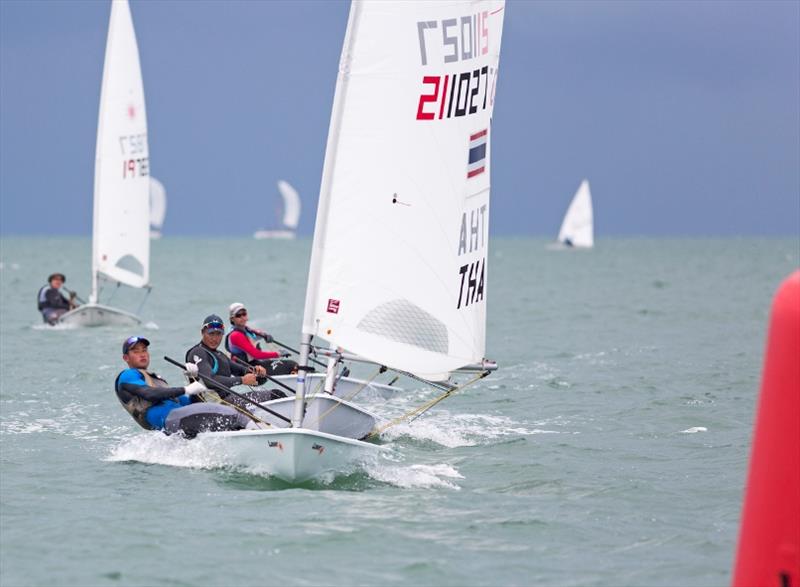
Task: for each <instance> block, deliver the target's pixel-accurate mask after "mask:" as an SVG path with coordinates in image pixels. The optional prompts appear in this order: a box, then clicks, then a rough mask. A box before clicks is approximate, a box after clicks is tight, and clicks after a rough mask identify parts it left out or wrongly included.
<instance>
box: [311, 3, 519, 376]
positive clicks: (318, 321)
mask: <svg viewBox="0 0 800 587" xmlns="http://www.w3.org/2000/svg"><path fill="white" fill-rule="evenodd" d="M503 13H504V2H503V0H482V1H467V0H462V1H450V2H439V1H421V2H362V1H358V0H356V1H354V2H353V4H352V7H351V10H350V19H349V22H348V30H347V34H346V37H345V44H344V48H343V50H342V57H341V61H340V67H339V76H338V80H337V86H336V95H335V99H334V107H333V113H332V116H331V125H330V130H329V135H328V145H327V150H326V156H325V166H324V170H323V178H322V185H321V188H320V199H319V205H318V210H317V219H316V226H315V232H314V244H313V249H312V256H311V265H310V268H309V277H308V287H307V293H306V306H305V314H304V320H303V334H304V335H306V336H308V335H314V336H316V337H319V338H322V339H325V340H327V341H328V342H329V343H330V344H331V345H332V346H335V347H342V348H344V349H346V350H348V351H350V352H352V353H355V354H357V355H360V356H361V357H364V358H366V359H369V360H372V361H375V362H377V363H380V364H384V365H387V366H389V367H392V368H394V369H397V370H401V371H407V372H410V373H414V374H416V375H419V376H421V377H424V378H426V379H431V380H436V379H442V378H444V377H446V376H447V373H448V372H450V371H453V370H455V369H457V368H459V367H462V366H465V365H469V364H474V363H476V362H480V361H481V360H482V359H483V358H484V350H485V348H484V347H485V332H486V300H487V294H488V291H487V277H488V274H487V260H488V244H489V243H488V229H489V191H490V168H491V150H490V143H491V140H490V139H491V117H492V110H493V106H494V90H495V83H496V79H497V67H498V60H499V54H500V42H501V35H502V25H503ZM301 362H302V356H301Z"/></svg>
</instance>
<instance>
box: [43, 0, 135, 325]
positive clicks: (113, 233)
mask: <svg viewBox="0 0 800 587" xmlns="http://www.w3.org/2000/svg"><path fill="white" fill-rule="evenodd" d="M149 165H150V163H149V154H148V144H147V114H146V111H145V100H144V86H143V84H142V72H141V67H140V64H139V49H138V45H137V43H136V33H135V32H134V28H133V20H132V18H131V12H130V7H129V6H128V1H127V0H112V4H111V15H110V17H109V26H108V38H107V41H106V52H105V61H104V66H103V82H102V88H101V92H100V108H99V114H98V123H97V143H96V151H95V175H94V214H93V228H92V293H91V295H90V297H89V303H87V304H85V305H83V306H80V307H79V308H77V309H75V310H72V311H70V312H67V313H66V314H64V315H63V316H62V317H61V319H60V321H59V322H60V323H63V324H67V325H71V326H100V325H108V324H116V325H123V324H124V325H131V324H139V323H140V322H141V320H140V319H139V317H138V316H136V315H134V314H132V313H130V312H126V311H124V310H120V309H117V308H112V307H109V306H105V305H102V304H100V303H99V284H98V282H99V280H100V279H103V280H105V281H108V282H111V283H115V284H122V285H127V286H130V287H133V288H148V291H149V284H150V228H149V223H150V204H149V191H150V178H149Z"/></svg>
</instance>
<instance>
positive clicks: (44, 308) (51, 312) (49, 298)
mask: <svg viewBox="0 0 800 587" xmlns="http://www.w3.org/2000/svg"><path fill="white" fill-rule="evenodd" d="M65 281H67V278H66V277H64V274H63V273H53V274H52V275H51V276H50V277H48V278H47V283H48V285H45V286H43V287H42V288H41V289H40V290H39V296H38V297H39V300H38V302H39V303H38V307H39V311H40V312H41V313H42V320H44V321H45V322H47V323H48V324H55V323H56V322H58V319H59V318H60V317H61V316H62V315H64V314H66V313H67V312H69V311H70V310H73V309H75V308H77V307H78V305H77V304H76V303H75V292H69V299H68V298H66V297H65V296H64V294H62V293H61V286H63V285H64V282H65Z"/></svg>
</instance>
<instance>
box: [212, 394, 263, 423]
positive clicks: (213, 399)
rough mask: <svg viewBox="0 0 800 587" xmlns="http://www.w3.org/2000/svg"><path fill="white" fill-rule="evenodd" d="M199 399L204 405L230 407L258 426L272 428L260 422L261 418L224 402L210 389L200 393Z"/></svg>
mask: <svg viewBox="0 0 800 587" xmlns="http://www.w3.org/2000/svg"><path fill="white" fill-rule="evenodd" d="M206 396H208V398H206ZM200 399H202V400H203V401H204V402H206V403H214V404H222V405H224V406H230V407H232V408H233V409H234V410H236V411H237V412H239V413H241V414H244V415H245V416H247V417H248V418H251V419H252V420H255V421H256V422H259V423H260V424H264V425H266V426H269V427H272V424H270V423H269V422H265V421H264V420H262V419H261V418H259V417H258V416H256V415H255V414H253V413H252V412H249V411H248V410H245V409H244V408H241V407H239V406H237V405H236V404H232V403H231V402H228V401H225V400H224V399H222V396H220V395H219V394H218V393H217V392H216V391H214V390H212V389H209V390H208V391H204V392H203V393H201V394H200ZM209 400H210V401H209Z"/></svg>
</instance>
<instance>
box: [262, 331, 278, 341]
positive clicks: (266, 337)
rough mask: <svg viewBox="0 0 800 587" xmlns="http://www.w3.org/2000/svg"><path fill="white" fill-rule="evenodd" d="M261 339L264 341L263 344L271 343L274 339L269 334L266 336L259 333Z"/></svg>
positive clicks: (263, 333)
mask: <svg viewBox="0 0 800 587" xmlns="http://www.w3.org/2000/svg"><path fill="white" fill-rule="evenodd" d="M261 338H263V339H264V342H272V341H273V340H275V339H274V338H272V335H271V334H267V333H266V332H262V333H261Z"/></svg>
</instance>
